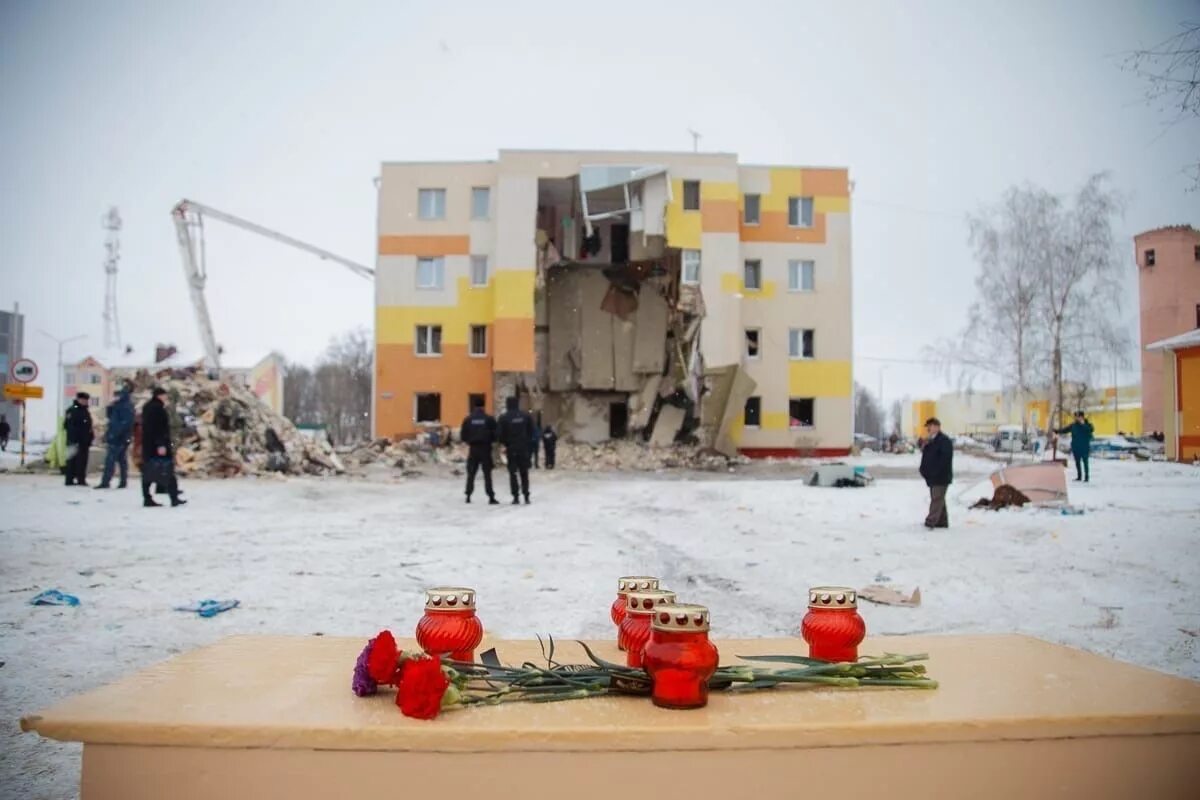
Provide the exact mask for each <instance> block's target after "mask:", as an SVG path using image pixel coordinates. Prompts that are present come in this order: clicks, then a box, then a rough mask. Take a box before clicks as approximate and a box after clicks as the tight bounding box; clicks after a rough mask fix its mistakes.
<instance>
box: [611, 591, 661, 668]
mask: <svg viewBox="0 0 1200 800" xmlns="http://www.w3.org/2000/svg"><path fill="white" fill-rule="evenodd" d="M674 604H675V593H674V592H670V591H666V590H665V589H663V590H657V591H648V592H627V593H626V595H625V619H623V620H621V630H620V632H619V633H618V634H617V647H620V648H621V649H622V650H624V651H625V663H626V664H627V665H628V666H631V667H641V666H642V648H643V647H645V646H646V642H648V641H649V640H650V615H651V614H653V613H654V610H655V609H656V608H658V607H659V606H665V605H674Z"/></svg>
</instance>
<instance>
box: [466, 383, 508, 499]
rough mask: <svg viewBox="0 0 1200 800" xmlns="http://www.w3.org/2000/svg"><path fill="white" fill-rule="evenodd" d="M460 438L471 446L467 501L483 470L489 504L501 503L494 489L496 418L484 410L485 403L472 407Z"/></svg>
mask: <svg viewBox="0 0 1200 800" xmlns="http://www.w3.org/2000/svg"><path fill="white" fill-rule="evenodd" d="M458 438H459V439H461V440H462V441H463V442H465V443H466V444H467V445H468V447H469V448H470V449H469V451H468V453H467V502H468V503H469V502H471V495H472V493H474V491H475V474H476V473H477V472H479V470H480V469H482V470H483V488H484V490H485V491H486V492H487V496H488V505H491V506H494V505H499V502H500V501H499V500H497V499H496V492H495V490H494V489H492V468H493V466H494V464H493V462H492V445H494V444H495V443H496V420H495V418H494V417H491V416H489V415H488V413H487V412H486V411H484V410H483V404H482V403H480V404H479V405H477V406H475V407H474V408H472V409H471V413H470V414H468V415H467V416H466V417H465V418H464V419H463V421H462V428H461V429H460V430H459V433H458Z"/></svg>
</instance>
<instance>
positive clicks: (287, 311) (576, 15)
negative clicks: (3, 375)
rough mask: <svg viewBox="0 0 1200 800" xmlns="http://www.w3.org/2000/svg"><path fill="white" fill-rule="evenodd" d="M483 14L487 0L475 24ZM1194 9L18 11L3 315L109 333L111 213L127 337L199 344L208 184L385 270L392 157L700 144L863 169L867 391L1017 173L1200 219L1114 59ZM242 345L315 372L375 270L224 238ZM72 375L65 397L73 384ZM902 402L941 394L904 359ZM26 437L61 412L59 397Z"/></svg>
mask: <svg viewBox="0 0 1200 800" xmlns="http://www.w3.org/2000/svg"><path fill="white" fill-rule="evenodd" d="M472 6H474V7H472ZM1197 18H1200V3H1198V2H1196V0H1191V1H1190V2H1186V1H1184V0H1180V1H1179V2H1136V0H1131V1H1130V2H1058V3H1054V2H1005V3H984V2H955V1H947V2H931V3H915V2H914V3H894V2H855V3H844V4H838V3H830V2H820V3H815V2H798V1H797V0H789V1H787V2H780V3H770V4H768V3H753V2H742V3H735V4H732V5H731V4H729V3H708V2H699V0H692V1H691V2H681V3H648V2H645V0H641V1H640V2H629V3H626V2H618V1H617V0H608V2H604V3H592V4H579V3H574V4H573V3H563V2H546V3H521V2H503V3H497V2H480V3H475V4H470V3H444V4H438V3H406V2H394V1H393V2H378V3H371V2H339V3H330V2H327V0H326V1H324V2H299V0H294V1H289V2H274V3H271V2H265V0H256V2H251V3H245V2H228V1H227V0H210V1H209V2H203V3H197V2H187V3H184V2H169V1H167V0H157V1H156V2H132V1H130V2H111V3H94V2H78V3H71V2H56V1H55V0H44V1H42V2H35V1H34V0H27V1H26V2H19V1H17V0H0V180H2V181H3V192H2V195H0V203H2V206H0V270H2V274H0V277H2V280H0V305H2V306H3V307H5V308H10V307H11V306H12V304H13V303H14V302H19V303H20V304H21V308H22V310H23V311H24V312H25V314H26V331H27V347H26V354H27V355H30V356H32V357H33V358H35V359H37V360H38V361H39V362H40V363H41V364H42V366H43V367H44V368H46V369H47V370H48V372H49V373H50V374H52V373H53V364H54V359H55V347H54V345H53V344H52V343H51V342H50V341H49V340H48V339H46V338H45V337H42V336H40V335H39V334H38V333H37V331H38V330H39V329H42V330H45V331H47V332H49V333H52V334H54V335H56V336H59V337H67V336H73V335H76V334H85V335H87V337H88V338H87V339H86V340H85V341H83V342H80V343H76V344H73V345H71V346H69V348H68V350H67V356H68V358H69V359H75V358H78V357H81V356H83V355H86V354H88V353H98V352H100V351H102V349H103V347H102V345H103V332H104V328H103V321H102V319H101V312H102V310H103V301H104V272H103V267H102V263H103V255H104V250H103V241H104V231H103V229H102V228H101V225H100V221H101V216H102V215H103V213H104V211H105V210H106V208H107V207H108V206H109V205H110V204H115V205H117V206H118V207H119V208H120V210H121V215H122V216H123V217H124V220H125V228H124V230H123V231H122V232H121V241H122V260H121V266H120V270H121V271H120V277H119V279H118V291H119V307H120V316H121V332H122V336H123V338H124V339H125V340H126V341H127V342H128V343H130V344H132V345H133V346H134V347H135V348H137V350H138V352H140V353H142V354H147V353H149V352H150V350H151V348H152V347H153V344H154V342H156V341H169V342H174V343H176V344H178V345H179V346H180V347H181V348H184V349H188V350H194V351H197V352H198V351H199V345H200V343H199V338H198V336H197V334H196V332H195V324H194V322H193V317H192V309H191V305H190V303H189V301H188V296H187V290H186V287H185V284H184V280H183V273H182V269H181V267H180V263H179V255H178V251H177V248H176V244H175V239H174V232H173V228H172V225H171V221H170V217H169V212H170V209H171V206H172V205H173V204H174V203H175V202H176V201H178V200H179V199H180V198H184V197H187V198H191V199H194V200H198V201H200V202H203V203H206V204H209V205H212V206H215V207H217V208H220V209H223V210H226V211H229V212H231V213H234V214H238V215H241V216H244V217H247V218H249V219H251V220H254V221H256V222H258V223H261V224H263V225H266V226H268V227H273V228H276V229H278V230H281V231H284V232H287V233H289V234H291V235H293V236H296V237H298V238H301V239H305V240H307V241H310V242H312V243H314V244H317V245H320V246H323V247H325V248H327V249H330V250H332V251H334V252H337V253H340V254H342V255H345V256H347V257H349V258H352V259H354V260H357V261H360V262H362V263H365V264H373V263H374V257H373V251H374V247H373V245H374V241H375V189H374V186H373V184H372V178H373V177H374V176H375V175H377V174H378V171H379V163H380V162H381V161H385V160H421V159H486V158H494V157H495V155H496V151H497V149H499V148H502V147H513V148H581V149H642V150H648V149H672V150H687V149H690V148H691V139H690V137H689V136H688V133H687V129H688V128H689V127H691V128H695V129H697V130H699V131H701V132H702V133H703V134H704V138H703V139H702V141H701V148H702V149H704V150H716V151H727V152H735V153H737V154H739V156H740V157H741V158H742V159H743V160H744V161H747V162H751V163H778V164H789V163H796V164H807V165H822V164H829V165H842V166H847V167H849V168H850V172H851V177H852V179H853V180H854V182H855V193H854V202H853V237H854V240H853V246H854V252H853V260H854V273H855V275H854V285H855V299H854V333H855V343H854V344H855V353H856V361H855V377H856V379H858V380H859V381H861V382H863V383H864V384H866V385H868V386H869V387H871V388H872V389H873V390H876V389H877V388H878V382H879V377H880V370H881V367H882V366H883V364H884V363H886V362H883V361H879V360H877V359H917V358H920V356H921V350H922V347H924V346H925V345H927V344H930V343H932V342H934V341H935V340H936V339H938V338H939V337H942V336H949V335H952V334H954V333H955V332H956V331H957V330H959V329H960V328H961V326H962V325H963V322H964V309H965V307H966V306H967V304H968V303H969V301H970V299H971V297H972V294H973V285H972V280H973V276H974V272H975V267H974V265H973V263H972V261H971V256H970V252H969V250H968V248H967V245H966V235H965V225H964V223H963V217H964V215H965V214H966V212H968V211H971V210H975V209H977V208H978V207H979V206H980V204H983V203H987V202H991V201H993V200H995V199H996V198H997V197H998V196H999V195H1000V193H1001V192H1002V191H1003V190H1004V189H1005V188H1006V187H1007V186H1009V185H1012V184H1014V183H1020V182H1024V181H1033V182H1035V183H1038V184H1041V185H1043V186H1045V187H1047V188H1049V189H1051V190H1053V191H1057V192H1063V193H1067V192H1070V191H1071V190H1073V189H1074V188H1075V187H1076V186H1078V185H1079V184H1080V183H1081V182H1082V181H1083V180H1084V178H1085V177H1086V176H1087V175H1088V174H1089V173H1092V172H1094V171H1098V170H1103V169H1108V170H1111V171H1112V172H1113V174H1114V177H1115V181H1116V184H1117V185H1118V186H1119V187H1120V188H1121V190H1122V191H1123V192H1125V193H1126V195H1127V197H1128V201H1129V202H1128V210H1127V212H1126V215H1125V218H1124V219H1123V220H1122V221H1121V224H1120V226H1119V234H1120V236H1121V237H1122V239H1123V242H1125V245H1124V247H1125V252H1126V253H1127V256H1128V259H1129V264H1130V273H1129V275H1130V278H1131V280H1130V282H1129V289H1130V295H1129V306H1128V307H1127V308H1126V317H1127V318H1128V319H1133V310H1134V309H1135V308H1136V284H1134V283H1133V281H1132V278H1133V261H1132V243H1131V242H1129V240H1128V237H1129V236H1131V235H1132V234H1133V233H1135V232H1137V231H1140V230H1143V229H1146V228H1151V227H1156V226H1159V225H1164V224H1171V223H1185V222H1186V223H1192V224H1198V223H1200V193H1191V194H1188V193H1186V192H1185V189H1186V188H1187V185H1188V182H1187V179H1186V177H1185V176H1184V175H1182V174H1181V168H1182V166H1183V165H1184V164H1186V163H1187V162H1188V161H1189V160H1191V161H1194V160H1195V159H1196V157H1197V150H1198V149H1200V147H1198V145H1197V143H1198V142H1200V130H1197V128H1196V127H1195V126H1194V125H1193V127H1191V128H1190V129H1188V128H1186V127H1184V126H1179V127H1175V128H1171V129H1165V128H1164V125H1163V117H1162V116H1160V115H1159V114H1158V113H1156V111H1155V110H1154V109H1152V108H1147V107H1146V106H1145V104H1144V102H1143V100H1142V94H1143V89H1144V87H1143V86H1142V85H1141V83H1140V82H1139V80H1138V79H1136V78H1134V77H1132V76H1130V75H1127V74H1125V73H1123V72H1121V71H1120V69H1119V68H1118V63H1119V61H1120V54H1121V53H1122V52H1124V51H1127V50H1129V49H1132V48H1136V47H1139V46H1148V45H1152V44H1155V43H1157V42H1159V41H1161V40H1162V39H1164V38H1166V37H1167V36H1169V35H1170V34H1171V33H1173V32H1174V31H1175V29H1176V26H1177V25H1178V23H1179V22H1180V21H1182V20H1185V19H1193V20H1195V19H1197ZM207 240H208V246H209V250H208V263H209V271H210V276H211V277H210V280H209V287H208V299H209V305H210V309H211V312H212V316H213V322H214V327H215V329H216V332H217V338H218V340H219V341H220V342H221V343H222V344H223V345H224V346H225V347H226V348H227V349H228V350H230V351H234V352H238V353H256V352H265V351H267V350H270V349H279V350H281V351H282V352H284V353H285V354H286V355H287V356H288V357H290V358H294V359H302V360H308V359H312V358H314V357H315V356H316V355H317V354H318V353H319V352H320V351H321V350H322V349H323V348H324V346H325V344H326V343H327V341H328V339H329V338H330V337H331V336H332V335H334V334H337V333H339V332H341V331H344V330H346V329H348V328H351V327H354V326H357V325H362V326H370V325H371V322H372V306H371V303H372V292H371V285H370V283H369V282H367V281H364V280H362V279H361V278H358V277H356V276H354V275H353V274H351V273H350V272H348V271H345V270H343V269H342V268H340V267H337V266H334V265H330V264H328V263H324V262H320V261H317V260H315V259H313V258H311V257H309V256H307V255H305V254H303V253H299V252H296V251H292V250H290V249H287V248H284V247H282V246H280V245H277V244H274V243H272V242H269V241H266V240H263V239H260V238H258V237H256V236H254V235H252V234H248V233H244V232H242V231H240V230H237V229H232V228H228V227H225V226H222V225H220V224H219V223H215V222H214V223H211V224H210V225H209V226H208V236H207ZM50 374H48V375H47V377H46V381H45V382H46V385H47V387H48V389H52V387H53V383H52V381H53V379H52V377H51V376H50ZM883 377H884V394H885V396H886V398H887V399H888V400H891V399H894V398H895V397H897V396H900V395H904V394H911V395H923V394H930V393H933V392H936V391H939V390H941V389H942V388H944V385H945V382H944V380H943V379H942V378H941V377H939V376H938V375H935V374H931V373H930V372H929V371H928V370H927V369H925V368H924V367H922V366H921V365H919V364H909V363H903V362H902V361H895V362H892V363H890V364H889V365H888V366H887V369H886V373H885V374H884V376H883ZM36 409H37V412H38V413H36V414H35V415H34V416H32V417H31V419H32V420H33V423H34V424H33V426H32V427H33V428H35V429H37V428H42V429H44V428H47V427H49V425H50V416H49V414H50V411H51V403H50V402H46V403H40V404H37V406H36Z"/></svg>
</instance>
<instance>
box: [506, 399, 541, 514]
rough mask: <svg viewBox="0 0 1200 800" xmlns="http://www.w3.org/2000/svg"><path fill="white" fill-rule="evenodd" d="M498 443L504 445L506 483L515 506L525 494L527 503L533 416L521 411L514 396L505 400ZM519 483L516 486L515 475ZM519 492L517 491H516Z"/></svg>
mask: <svg viewBox="0 0 1200 800" xmlns="http://www.w3.org/2000/svg"><path fill="white" fill-rule="evenodd" d="M499 428H500V444H502V445H504V455H505V459H506V460H507V461H508V485H509V487H510V488H511V489H512V496H513V501H512V504H513V505H514V506H515V505H517V504H519V503H520V502H521V499H520V498H521V495H524V496H525V505H529V444H530V442H531V441H533V417H531V416H530V415H529V412H528V411H522V410H521V407H520V401H519V400H518V399H517V398H516V397H515V396H514V397H510V398H508V400H506V401H505V411H504V413H503V414H501V415H500V422H499ZM518 476H520V478H521V484H520V486H519V487H518V486H517V477H518ZM518 492H519V493H518Z"/></svg>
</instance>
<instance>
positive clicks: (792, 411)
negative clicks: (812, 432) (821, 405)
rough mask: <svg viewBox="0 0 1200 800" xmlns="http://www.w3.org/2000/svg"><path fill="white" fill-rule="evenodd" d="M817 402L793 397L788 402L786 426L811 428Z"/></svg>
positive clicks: (809, 398) (807, 398)
mask: <svg viewBox="0 0 1200 800" xmlns="http://www.w3.org/2000/svg"><path fill="white" fill-rule="evenodd" d="M816 407H817V401H816V400H814V399H813V398H811V397H793V398H791V399H790V400H788V426H789V427H792V428H811V427H813V425H814V422H815V417H816V414H815V413H814V412H815V411H816Z"/></svg>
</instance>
